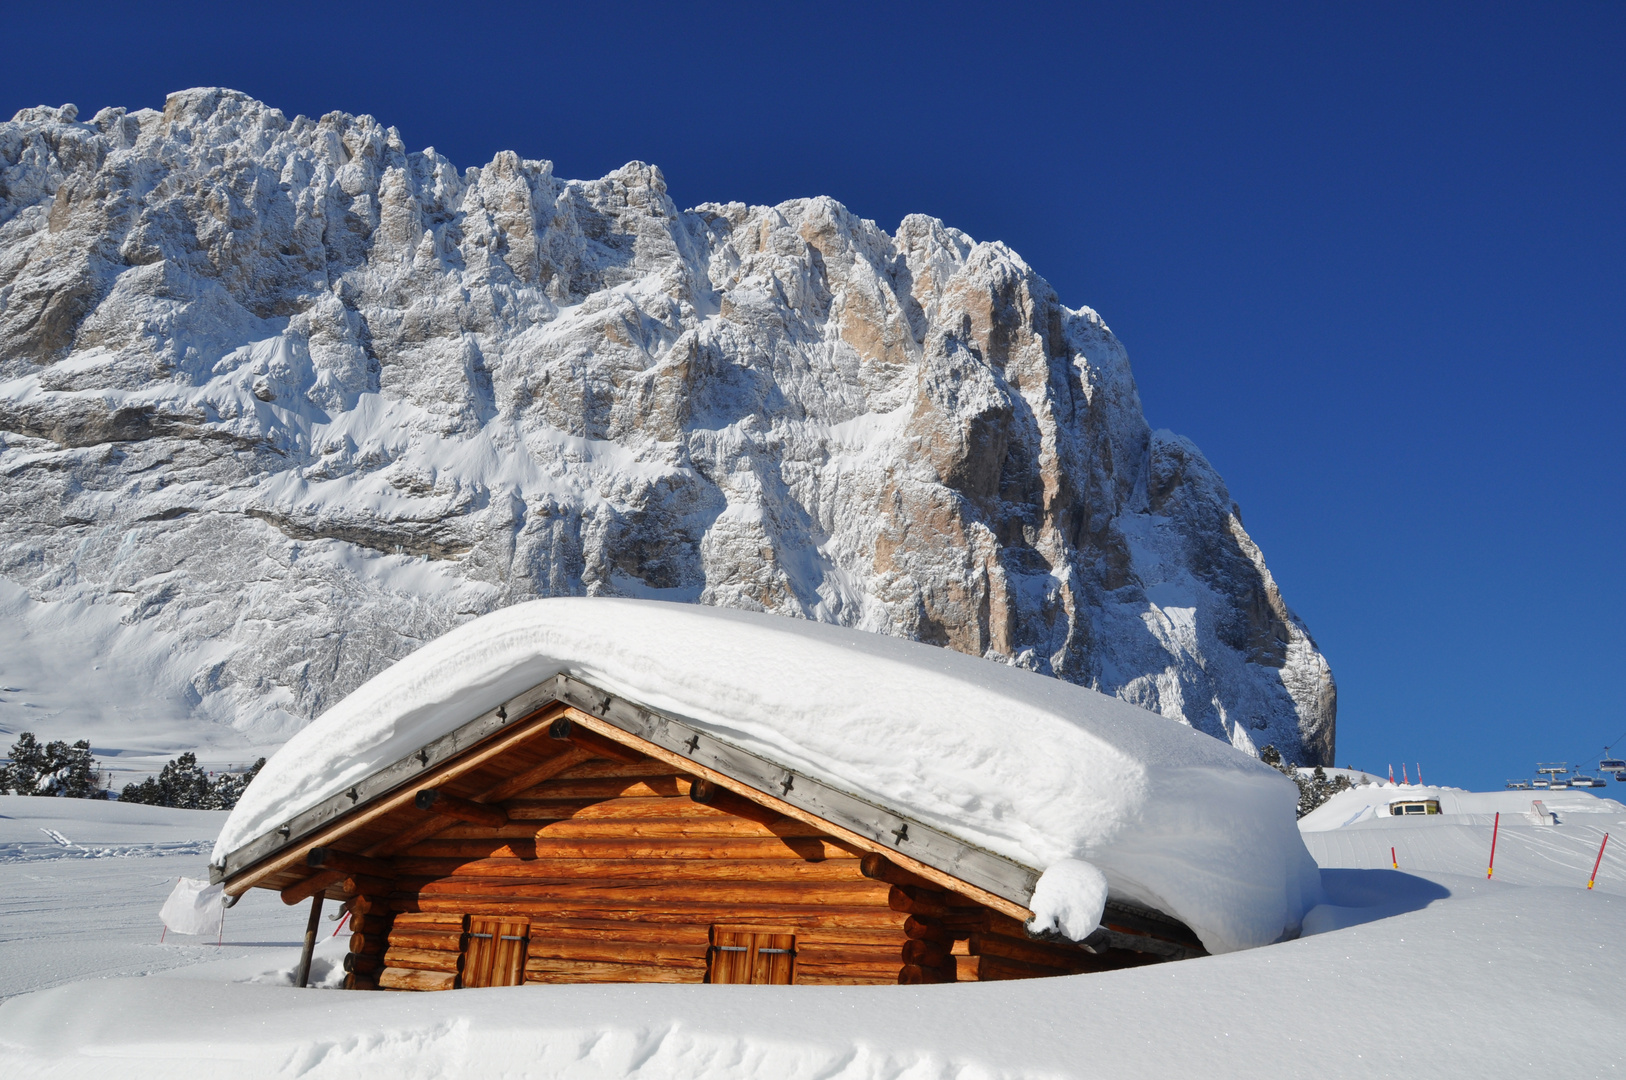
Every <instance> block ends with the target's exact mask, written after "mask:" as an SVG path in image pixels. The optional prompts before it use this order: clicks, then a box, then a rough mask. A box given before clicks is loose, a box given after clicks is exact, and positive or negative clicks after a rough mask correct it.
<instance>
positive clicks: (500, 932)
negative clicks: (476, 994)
mask: <svg viewBox="0 0 1626 1080" xmlns="http://www.w3.org/2000/svg"><path fill="white" fill-rule="evenodd" d="M530 926H531V924H530V920H529V919H482V918H479V917H475V918H471V919H470V920H469V936H468V942H469V944H468V954H467V955H466V956H465V957H464V960H463V985H464V986H519V985H521V984H523V983H524V982H525V951H526V946H527V945H528V944H529V943H530Z"/></svg>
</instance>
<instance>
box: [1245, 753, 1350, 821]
mask: <svg viewBox="0 0 1626 1080" xmlns="http://www.w3.org/2000/svg"><path fill="white" fill-rule="evenodd" d="M1259 760H1260V761H1263V762H1264V763H1265V764H1266V765H1269V766H1270V767H1271V768H1272V769H1275V770H1276V771H1277V772H1281V773H1285V774H1286V775H1287V778H1288V779H1290V780H1292V781H1293V783H1295V784H1297V785H1298V786H1299V817H1303V816H1304V815H1305V814H1308V813H1309V812H1310V811H1311V810H1314V809H1315V808H1316V807H1318V806H1320V805H1321V804H1322V803H1324V802H1326V801H1327V800H1328V799H1330V798H1332V797H1333V796H1334V795H1336V794H1338V793H1339V792H1340V791H1344V790H1347V789H1349V788H1352V787H1354V786H1355V785H1354V784H1352V783H1350V782H1349V777H1347V776H1345V775H1343V774H1342V773H1340V774H1339V775H1337V776H1335V777H1332V778H1331V779H1328V778H1327V771H1326V770H1325V769H1323V768H1322V767H1321V766H1320V765H1317V766H1316V767H1315V771H1314V772H1313V773H1311V774H1310V775H1309V776H1302V775H1300V774H1299V767H1298V766H1297V765H1296V764H1294V763H1293V762H1291V761H1283V760H1282V752H1281V751H1280V750H1278V749H1276V747H1275V746H1274V745H1272V746H1267V747H1265V748H1264V749H1263V750H1261V751H1259Z"/></svg>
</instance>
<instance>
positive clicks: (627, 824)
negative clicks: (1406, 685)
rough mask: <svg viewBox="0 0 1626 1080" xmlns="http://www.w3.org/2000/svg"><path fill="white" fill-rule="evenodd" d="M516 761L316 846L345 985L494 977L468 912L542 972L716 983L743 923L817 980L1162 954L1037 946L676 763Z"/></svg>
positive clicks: (553, 977)
mask: <svg viewBox="0 0 1626 1080" xmlns="http://www.w3.org/2000/svg"><path fill="white" fill-rule="evenodd" d="M625 756H631V755H625ZM518 768H519V770H520V771H519V772H518V774H517V776H516V777H515V778H511V779H507V780H499V779H498V778H496V777H493V776H478V775H477V776H473V777H471V778H470V779H469V780H468V781H467V782H466V783H465V785H464V787H463V790H464V791H466V792H468V793H470V794H471V795H474V796H476V797H478V796H480V795H482V794H483V795H484V796H485V797H484V798H483V799H480V805H479V806H474V804H473V803H472V802H467V800H465V799H463V797H462V796H460V795H457V794H455V793H448V794H440V795H431V796H426V797H424V798H422V799H420V800H419V803H418V807H419V809H420V810H422V811H423V812H424V813H423V814H422V815H420V816H419V818H417V819H413V822H412V823H411V824H410V825H408V826H406V827H405V828H401V829H398V830H397V831H396V832H395V833H393V834H390V835H382V834H380V833H378V832H377V830H376V829H375V831H374V832H373V833H371V834H369V835H368V836H367V837H366V843H367V846H366V847H365V849H363V850H365V852H366V855H364V856H362V857H361V858H359V859H358V858H355V857H349V856H347V855H346V853H344V852H340V851H332V850H328V849H322V850H320V851H317V852H313V854H312V857H311V865H312V869H311V870H310V871H307V873H312V874H313V876H314V878H316V879H320V878H322V876H323V875H328V874H334V873H344V874H346V875H347V876H346V877H345V878H344V880H343V881H342V882H340V883H338V884H337V885H335V886H333V887H335V888H339V889H341V890H342V891H343V892H344V893H345V894H347V895H351V896H352V899H351V901H350V902H351V905H352V912H353V918H354V919H355V920H356V921H355V932H354V933H353V935H352V937H351V949H350V954H349V956H348V957H347V958H346V965H345V966H346V969H347V971H348V972H349V976H348V978H347V981H346V985H347V986H349V987H352V988H355V989H372V988H378V989H385V990H442V989H455V988H457V987H459V986H461V985H464V982H465V979H466V978H468V979H471V980H473V983H472V984H473V985H482V983H481V980H482V979H485V978H487V977H488V976H487V975H485V974H482V973H481V972H477V971H466V970H465V967H466V965H467V963H468V956H469V955H470V951H469V942H470V938H469V933H470V929H469V928H470V919H471V918H474V919H491V918H497V919H504V920H508V921H509V922H510V923H512V924H513V925H515V926H524V927H525V930H524V933H525V935H526V941H525V946H524V947H525V953H524V956H525V960H524V966H523V979H524V981H525V982H527V983H588V982H661V983H684V982H688V983H699V982H705V981H707V980H708V977H709V976H708V971H709V965H710V959H711V956H712V952H711V949H712V942H713V935H714V931H715V930H716V929H717V928H725V929H732V928H740V927H747V928H749V931H750V932H752V933H759V934H760V933H768V934H776V935H777V934H779V933H788V934H793V935H794V936H795V960H794V964H793V965H792V966H791V969H790V970H791V971H792V972H793V976H792V977H793V981H794V982H796V983H798V984H803V985H821V984H839V985H853V984H884V983H938V982H956V981H961V982H963V981H972V980H986V979H1014V978H1032V977H1037V976H1047V975H1065V974H1075V973H1078V972H1084V971H1097V970H1103V969H1105V968H1109V967H1122V966H1125V965H1126V964H1132V963H1141V962H1147V961H1148V960H1150V959H1152V958H1150V957H1143V956H1141V955H1140V954H1138V953H1124V952H1122V951H1121V950H1111V952H1110V954H1108V955H1100V954H1092V953H1090V952H1088V951H1086V950H1083V949H1080V948H1079V947H1077V946H1075V945H1072V944H1068V943H1053V942H1046V941H1038V940H1034V939H1032V938H1030V937H1029V936H1028V935H1027V932H1026V930H1025V929H1024V928H1023V926H1022V924H1021V923H1020V922H1018V921H1016V920H1014V919H1011V918H1009V917H1007V916H1004V915H1001V914H999V913H998V912H994V911H991V910H989V909H988V908H986V907H983V906H981V905H980V904H978V903H977V902H976V901H974V900H970V899H967V898H964V897H961V896H959V895H957V894H954V893H951V892H947V891H944V890H942V889H941V888H939V887H937V886H934V885H932V884H931V883H929V882H926V881H923V880H921V879H919V878H916V877H914V876H913V875H911V874H909V873H908V872H907V871H904V870H902V869H900V868H898V867H897V866H895V865H893V864H892V863H890V862H889V861H887V860H886V859H884V858H882V857H880V856H878V855H875V854H868V855H865V854H864V853H863V852H860V851H859V850H857V849H856V848H854V847H852V846H850V845H848V844H846V843H844V842H842V841H840V840H838V839H836V838H835V837H833V836H830V835H828V834H825V833H823V832H821V831H820V830H819V829H818V828H816V827H814V826H812V825H808V824H805V823H802V822H798V821H794V820H792V819H790V818H785V817H780V816H778V815H776V814H775V813H774V812H772V811H767V810H764V808H762V807H760V806H757V805H755V804H747V803H746V802H745V800H742V799H740V798H739V797H738V796H733V797H730V798H724V797H719V796H718V794H717V793H715V792H713V791H708V790H707V789H706V788H704V787H702V788H701V789H700V790H699V791H694V790H693V786H694V784H695V783H698V781H692V780H691V778H689V777H687V776H684V775H681V774H678V773H675V772H674V771H673V767H672V766H670V765H667V764H664V763H661V762H657V761H654V760H651V759H647V758H640V759H636V760H612V759H610V758H609V757H607V756H603V755H602V754H599V755H597V756H594V754H593V753H592V752H591V751H589V750H584V749H582V748H581V747H579V746H576V747H573V746H571V745H570V744H566V745H565V746H563V747H561V748H559V752H556V753H555V754H554V755H552V757H551V758H550V757H549V755H547V754H545V753H541V754H538V753H535V752H534V751H533V752H532V757H531V758H528V759H527V760H525V761H523V762H520V763H519V765H518ZM533 781H534V782H533ZM480 785H485V787H483V788H482V787H481V786H480ZM697 799H699V800H704V801H697ZM471 807H474V808H473V809H471ZM453 811H455V812H456V813H458V814H459V815H460V816H459V817H452V816H450V814H451V813H452V812H453ZM432 814H439V815H441V816H428V815H432ZM310 887H311V886H309V885H303V886H302V885H300V884H299V883H298V881H297V880H296V881H295V883H294V884H293V885H292V886H289V888H292V889H294V890H300V889H309V888H310ZM783 970H784V969H783V966H782V965H781V966H779V967H776V968H775V971H778V972H782V971H783ZM516 977H517V976H516Z"/></svg>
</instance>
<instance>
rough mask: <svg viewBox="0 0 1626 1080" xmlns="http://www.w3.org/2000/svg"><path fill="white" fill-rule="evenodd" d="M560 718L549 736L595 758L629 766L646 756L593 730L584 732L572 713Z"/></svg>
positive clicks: (589, 729)
mask: <svg viewBox="0 0 1626 1080" xmlns="http://www.w3.org/2000/svg"><path fill="white" fill-rule="evenodd" d="M576 711H577V710H574V709H571V710H569V711H568V712H567V713H566V715H564V716H561V717H559V719H557V720H555V721H554V722H553V724H552V725H551V726H550V727H549V728H548V735H549V736H551V737H552V738H555V739H558V740H560V741H561V742H568V743H570V744H571V745H573V746H575V747H576V748H577V749H580V750H587V751H589V752H591V754H592V755H593V756H594V757H602V758H609V759H610V760H611V761H625V762H627V763H628V764H632V763H634V762H637V761H640V760H642V759H643V757H644V755H643V754H642V753H641V752H639V751H638V750H636V749H634V748H632V747H630V746H628V745H627V744H626V743H623V742H621V741H620V740H619V739H615V738H608V737H605V736H604V734H603V733H602V732H598V731H596V730H594V729H592V728H587V729H586V730H582V729H581V728H579V727H578V726H577V725H576V724H575V723H574V719H575V718H574V717H573V716H571V715H570V713H573V712H576Z"/></svg>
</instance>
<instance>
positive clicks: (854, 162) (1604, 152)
mask: <svg viewBox="0 0 1626 1080" xmlns="http://www.w3.org/2000/svg"><path fill="white" fill-rule="evenodd" d="M224 10H226V9H223V8H222V7H221V6H220V5H212V4H195V5H185V4H178V5H161V4H153V5H142V6H140V7H139V8H137V7H136V6H134V5H117V6H101V5H96V4H88V5H86V4H80V5H75V6H73V7H72V8H62V7H60V6H59V7H50V6H46V5H30V6H29V7H28V8H27V9H23V10H12V11H8V12H7V14H6V15H5V20H6V21H5V25H6V27H7V31H8V32H7V37H8V38H9V39H10V41H11V43H12V44H13V46H14V47H13V48H11V49H8V50H7V53H8V55H7V62H6V64H5V65H3V66H0V112H4V113H5V114H7V115H9V114H10V113H11V112H12V111H14V110H15V109H17V108H20V107H23V106H27V105H34V104H41V103H49V104H60V103H62V102H65V101H72V102H74V103H76V104H78V105H79V106H80V108H81V110H82V111H85V112H86V113H88V112H92V111H94V110H95V109H98V108H100V107H102V106H104V105H124V106H127V107H131V108H137V107H143V106H160V105H161V104H162V101H163V98H164V95H165V94H166V93H167V92H169V91H172V90H177V89H181V88H184V87H188V86H199V85H224V86H231V87H235V88H237V89H240V90H244V91H246V92H248V93H251V94H253V95H254V96H256V97H259V98H261V99H263V100H265V101H267V102H270V103H271V104H274V105H276V106H278V107H279V108H281V109H283V110H284V111H285V112H288V113H289V114H293V113H296V112H303V113H307V114H312V115H319V114H321V113H324V112H328V111H332V110H335V109H340V110H344V111H346V112H351V113H363V112H365V113H371V114H373V115H374V116H376V117H378V118H379V119H380V120H382V121H383V122H385V123H387V124H392V125H394V126H396V127H398V128H400V129H401V131H402V133H403V135H404V137H405V139H406V141H407V143H408V145H409V146H411V147H413V148H421V147H424V146H429V145H433V146H435V147H436V148H438V149H439V150H441V151H442V152H443V153H446V154H448V155H450V156H451V157H452V159H453V160H455V161H457V162H458V163H459V164H460V165H464V166H467V165H472V164H481V163H484V162H485V161H487V160H489V159H490V157H491V155H492V154H493V153H494V152H495V151H497V150H499V149H513V150H517V151H519V152H520V153H521V154H523V155H524V156H527V157H538V158H548V159H551V160H553V161H554V162H555V163H556V165H557V168H558V171H559V173H560V174H562V175H566V176H580V177H596V176H599V175H602V174H603V173H605V172H607V171H608V170H610V169H612V168H614V167H616V166H618V165H620V164H622V163H623V162H625V161H628V160H632V159H642V160H646V161H651V162H654V163H656V164H658V165H660V166H661V167H662V169H663V170H664V171H665V173H666V176H667V179H668V182H669V184H670V187H671V191H672V193H673V195H674V197H675V198H676V199H677V200H678V201H679V203H681V204H683V205H692V204H694V203H698V202H704V201H711V200H716V201H725V200H742V201H746V202H753V203H772V202H777V201H779V200H782V199H786V198H792V197H796V196H804V195H817V194H825V195H830V196H832V197H834V198H836V199H839V200H840V201H842V202H844V203H846V204H847V205H848V206H849V207H851V208H852V209H853V210H855V211H857V212H858V213H860V214H862V215H864V216H865V217H870V218H873V219H875V220H876V221H878V222H879V223H880V224H881V225H883V226H884V227H887V228H892V227H895V226H896V224H897V222H898V220H899V218H901V217H902V216H903V215H904V214H906V213H910V212H916V211H918V212H924V213H928V214H932V215H935V216H937V217H941V218H943V219H944V220H946V221H948V222H949V223H950V224H952V225H955V226H957V227H959V228H961V229H964V230H965V231H967V232H969V233H970V234H971V235H972V236H974V237H976V238H977V239H979V240H993V239H998V240H1004V241H1005V242H1007V243H1008V244H1010V245H1011V246H1012V247H1013V248H1015V249H1016V250H1017V251H1019V252H1020V253H1021V254H1022V255H1023V256H1024V257H1025V258H1026V259H1027V260H1028V262H1029V263H1031V264H1032V265H1033V266H1034V267H1035V268H1036V269H1037V270H1038V271H1039V272H1040V273H1041V274H1043V275H1044V276H1045V277H1047V278H1048V279H1049V280H1050V281H1051V283H1052V284H1054V285H1055V287H1056V289H1057V291H1058V292H1059V293H1060V294H1061V296H1062V299H1063V300H1064V301H1065V302H1066V303H1068V304H1071V305H1074V306H1077V305H1083V304H1087V305H1089V306H1091V307H1094V308H1096V309H1097V310H1098V311H1100V312H1101V313H1102V314H1103V316H1104V317H1105V318H1106V320H1107V322H1108V324H1109V325H1110V326H1111V327H1112V328H1113V329H1114V331H1116V332H1117V334H1118V335H1119V337H1120V338H1122V339H1123V341H1124V342H1125V344H1126V345H1127V347H1128V349H1129V352H1130V356H1131V358H1132V359H1133V361H1134V365H1135V371H1136V374H1137V377H1138V379H1139V383H1140V388H1141V396H1142V399H1143V401H1144V404H1145V408H1146V414H1147V417H1148V419H1149V420H1150V421H1151V422H1152V423H1153V424H1154V425H1155V426H1159V427H1169V428H1172V429H1174V430H1176V431H1178V432H1180V433H1182V434H1184V435H1187V436H1189V437H1191V438H1192V439H1194V440H1196V442H1197V443H1198V444H1199V445H1200V446H1202V448H1203V449H1204V451H1205V452H1206V453H1207V454H1208V456H1209V458H1210V459H1211V460H1212V461H1213V462H1214V464H1215V465H1216V466H1217V467H1218V469H1219V470H1220V472H1221V473H1222V474H1223V475H1224V476H1225V478H1226V480H1227V481H1228V482H1229V484H1230V487H1231V490H1232V494H1233V495H1234V496H1235V497H1236V499H1237V500H1238V501H1239V502H1240V503H1241V505H1242V509H1243V514H1244V517H1245V519H1246V524H1247V526H1248V528H1249V530H1250V531H1251V532H1252V533H1253V535H1254V537H1255V539H1256V540H1258V541H1259V543H1260V544H1261V546H1262V547H1263V548H1264V551H1265V554H1266V557H1267V559H1268V560H1269V562H1270V565H1271V567H1272V569H1273V571H1274V572H1275V574H1276V577H1277V580H1278V582H1279V583H1280V584H1281V586H1282V589H1283V591H1284V593H1285V594H1286V596H1287V598H1288V601H1289V603H1290V604H1292V605H1293V607H1294V608H1295V609H1296V610H1297V611H1298V612H1299V614H1300V615H1302V616H1303V617H1304V618H1305V620H1306V621H1307V622H1308V623H1309V625H1310V627H1311V630H1312V632H1313V633H1314V634H1315V636H1316V638H1317V640H1318V642H1319V643H1320V645H1321V646H1322V648H1323V650H1324V651H1325V652H1326V654H1327V656H1328V658H1329V659H1330V661H1331V663H1332V666H1333V671H1334V673H1335V675H1336V676H1337V678H1338V681H1339V689H1340V703H1339V737H1338V746H1339V750H1338V762H1339V764H1344V763H1346V762H1348V763H1352V764H1356V765H1358V766H1362V767H1365V768H1368V769H1377V770H1382V769H1384V768H1385V767H1386V766H1387V765H1388V764H1389V763H1390V762H1393V763H1394V764H1395V765H1396V767H1397V769H1398V766H1399V764H1400V762H1401V761H1402V760H1405V761H1407V762H1417V761H1421V762H1422V763H1423V766H1424V769H1425V772H1426V774H1427V776H1428V778H1429V779H1430V780H1435V781H1438V782H1450V783H1459V784H1464V785H1467V786H1473V787H1485V786H1489V785H1495V786H1499V785H1500V784H1501V782H1502V781H1503V779H1505V778H1507V777H1511V776H1519V775H1529V769H1530V767H1531V765H1532V763H1533V762H1534V761H1535V760H1536V759H1537V758H1540V759H1542V760H1547V759H1564V758H1568V759H1570V760H1572V761H1579V760H1581V759H1582V757H1583V756H1584V755H1587V754H1594V755H1595V753H1596V751H1597V749H1598V748H1600V747H1601V746H1602V745H1603V744H1604V743H1605V742H1606V741H1608V740H1610V739H1612V738H1615V737H1617V736H1620V735H1621V734H1622V733H1626V706H1623V705H1622V703H1621V701H1620V693H1619V691H1620V686H1621V683H1622V681H1623V675H1626V662H1623V655H1626V632H1623V631H1622V628H1621V611H1622V608H1623V606H1626V605H1623V601H1626V595H1623V593H1626V589H1623V578H1626V575H1623V573H1622V569H1621V563H1622V555H1623V543H1622V527H1623V525H1626V513H1623V509H1622V483H1621V473H1622V465H1623V464H1626V460H1623V459H1626V438H1623V435H1622V424H1621V422H1620V418H1619V414H1620V411H1621V407H1622V404H1623V402H1626V392H1623V391H1626V377H1623V374H1622V360H1623V352H1626V347H1623V342H1626V197H1623V196H1626V63H1622V61H1621V57H1622V56H1623V55H1626V5H1620V4H1613V3H1609V4H1605V3H1583V4H1568V5H1566V4H1558V3H1551V4H1541V5H1533V4H1532V5H1505V4H1496V3H1478V4H1463V5H1433V4H1392V5H1387V4H1376V3H1374V4H1363V5H1331V4H1320V5H1305V4H1296V5H1287V4H1283V5H1244V4H1225V5H1220V4H1207V5H1195V4H1158V3H1151V4H1134V5H1128V4H1126V5H1119V6H1113V7H1109V6H1094V5H1087V4H1068V5H1057V6H1055V7H1048V6H1045V5H1024V4H1020V3H1003V4H988V5H955V4H933V5H907V4H893V5H874V4H844V3H823V4H818V5H798V4H738V5H733V4H715V5H706V4H693V5H676V4H674V5H669V6H640V5H633V4H621V5H613V6H612V5H586V4H574V5H570V6H552V5H547V4H532V5H523V6H519V5H514V6H509V5H491V4H464V5H448V4H415V3H409V2H400V3H394V4H390V5H377V6H364V5H350V4H345V3H323V4H300V3H284V4H279V5H252V6H250V5H244V6H241V7H235V6H234V7H233V8H231V9H229V13H222V12H223V11H224ZM23 43H26V44H23ZM19 45H21V46H22V47H16V46H19ZM1617 749H1621V748H1619V747H1617ZM1592 764H1594V765H1595V764H1596V761H1595V758H1594V759H1593V761H1592ZM1619 790H1622V791H1626V785H1621V787H1620V789H1619ZM1613 793H1614V792H1611V794H1613Z"/></svg>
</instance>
